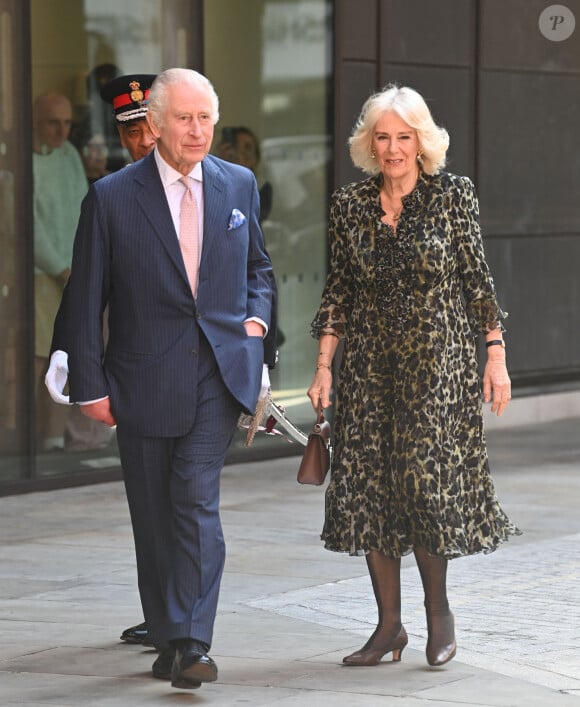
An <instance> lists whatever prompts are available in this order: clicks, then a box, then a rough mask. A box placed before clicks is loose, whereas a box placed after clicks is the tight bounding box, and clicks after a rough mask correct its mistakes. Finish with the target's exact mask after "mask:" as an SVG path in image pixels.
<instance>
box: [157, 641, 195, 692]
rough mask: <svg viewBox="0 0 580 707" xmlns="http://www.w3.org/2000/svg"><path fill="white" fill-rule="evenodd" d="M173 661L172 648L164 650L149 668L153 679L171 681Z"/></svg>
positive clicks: (173, 650)
mask: <svg viewBox="0 0 580 707" xmlns="http://www.w3.org/2000/svg"><path fill="white" fill-rule="evenodd" d="M174 660H175V648H174V647H173V646H169V648H164V649H163V650H162V651H161V653H160V654H159V655H158V656H157V658H156V659H155V662H154V663H153V667H152V668H151V672H152V673H153V677H154V678H157V679H158V680H171V669H172V668H173V661H174ZM200 685H201V683H200ZM198 687H199V685H198Z"/></svg>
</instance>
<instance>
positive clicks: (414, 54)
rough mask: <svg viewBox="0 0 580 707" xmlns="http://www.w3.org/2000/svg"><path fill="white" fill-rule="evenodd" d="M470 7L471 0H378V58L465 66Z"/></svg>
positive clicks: (471, 20) (472, 5)
mask: <svg viewBox="0 0 580 707" xmlns="http://www.w3.org/2000/svg"><path fill="white" fill-rule="evenodd" d="M360 4H361V5H362V4H364V3H360ZM474 8H475V3H474V1H473V0H437V2H425V0H382V3H381V18H380V24H381V40H380V50H381V60H382V61H391V62H405V63H408V64H426V65H429V64H442V65H451V66H469V65H470V64H471V62H472V60H473V51H474V49H473V45H474V41H475V33H474V31H473V23H474Z"/></svg>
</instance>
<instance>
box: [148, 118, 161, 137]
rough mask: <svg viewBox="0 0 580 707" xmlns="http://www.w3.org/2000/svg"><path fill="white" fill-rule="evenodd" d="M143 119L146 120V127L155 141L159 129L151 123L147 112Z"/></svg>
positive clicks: (151, 120)
mask: <svg viewBox="0 0 580 707" xmlns="http://www.w3.org/2000/svg"><path fill="white" fill-rule="evenodd" d="M145 119H146V120H147V125H148V126H149V130H151V132H152V133H153V137H154V138H155V139H156V140H157V139H158V138H159V135H160V132H159V128H158V127H157V125H155V123H154V122H153V119H152V118H151V115H150V113H149V112H148V113H147V115H146V116H145Z"/></svg>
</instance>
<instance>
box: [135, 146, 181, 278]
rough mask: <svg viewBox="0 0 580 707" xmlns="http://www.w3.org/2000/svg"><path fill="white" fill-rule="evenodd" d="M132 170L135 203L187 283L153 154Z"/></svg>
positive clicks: (177, 240) (177, 241)
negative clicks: (135, 194) (136, 183)
mask: <svg viewBox="0 0 580 707" xmlns="http://www.w3.org/2000/svg"><path fill="white" fill-rule="evenodd" d="M133 170H134V178H135V181H136V182H138V183H139V185H140V186H141V188H140V189H139V190H138V191H137V197H136V201H137V203H138V205H139V207H140V208H141V209H142V210H143V212H144V213H145V216H146V217H147V219H148V220H149V222H150V223H151V226H152V227H153V230H154V231H155V234H156V235H157V237H158V238H159V240H160V241H161V243H162V244H163V246H164V247H165V249H166V250H167V254H168V255H169V258H170V259H171V261H172V262H173V264H174V265H175V267H176V268H177V269H178V270H179V272H180V273H181V275H182V276H183V278H184V279H185V281H186V282H189V280H188V278H187V273H186V271H185V265H184V264H183V257H182V255H181V249H180V247H179V239H178V238H177V234H176V233H175V227H174V225H173V219H172V218H171V211H170V210H169V204H168V203H167V198H166V196H165V190H164V188H163V184H162V182H161V178H160V176H159V171H158V170H157V165H156V164H155V158H154V156H153V153H152V152H151V153H150V154H149V155H147V157H145V158H144V159H143V160H141V161H140V162H139V163H137V164H135V165H134V167H133Z"/></svg>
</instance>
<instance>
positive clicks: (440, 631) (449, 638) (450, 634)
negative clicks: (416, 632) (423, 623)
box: [425, 611, 457, 665]
mask: <svg viewBox="0 0 580 707" xmlns="http://www.w3.org/2000/svg"><path fill="white" fill-rule="evenodd" d="M427 635H428V639H427V648H426V651H425V652H426V654H427V662H428V663H429V665H445V663H448V662H449V661H450V660H451V659H452V658H454V657H455V653H456V652H457V643H456V642H455V621H454V619H453V613H452V612H451V611H447V612H445V613H437V612H431V613H430V612H427Z"/></svg>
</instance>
